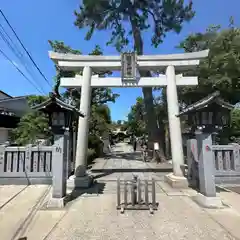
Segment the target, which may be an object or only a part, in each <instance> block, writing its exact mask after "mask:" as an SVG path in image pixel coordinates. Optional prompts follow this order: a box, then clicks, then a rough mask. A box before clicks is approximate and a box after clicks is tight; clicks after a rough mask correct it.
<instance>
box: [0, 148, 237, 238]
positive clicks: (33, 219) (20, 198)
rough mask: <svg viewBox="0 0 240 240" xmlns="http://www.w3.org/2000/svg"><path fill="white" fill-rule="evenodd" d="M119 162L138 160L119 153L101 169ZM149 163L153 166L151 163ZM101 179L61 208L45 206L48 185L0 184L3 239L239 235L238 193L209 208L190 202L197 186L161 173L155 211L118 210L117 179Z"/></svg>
mask: <svg viewBox="0 0 240 240" xmlns="http://www.w3.org/2000/svg"><path fill="white" fill-rule="evenodd" d="M119 148H127V147H126V146H121V145H120V146H117V148H116V149H115V150H116V151H118V150H117V149H119ZM119 151H120V150H119ZM125 156H126V155H125ZM104 161H105V160H104ZM117 161H119V162H121V164H122V165H124V164H127V162H128V164H130V165H131V166H132V167H133V169H134V168H135V167H136V165H135V163H134V161H137V160H136V159H135V160H131V159H123V158H118V160H117V158H115V160H114V159H112V160H109V162H105V163H104V166H105V167H104V168H103V169H105V168H106V169H111V168H110V166H111V165H112V164H111V162H112V163H114V164H115V163H116V165H115V166H116V167H115V169H118V166H117V164H118V163H117ZM99 162H101V161H100V160H98V161H97V163H96V165H97V164H100V163H99ZM119 164H120V163H119ZM136 164H139V165H138V167H139V166H142V169H144V168H146V167H147V165H146V164H145V163H142V162H140V161H139V162H138V163H136ZM122 165H121V166H122ZM107 166H109V168H108V167H107ZM143 166H145V167H143ZM150 166H151V165H150ZM125 167H126V166H125V165H124V168H125ZM94 168H95V169H98V168H97V167H96V166H93V169H94ZM124 168H123V169H124ZM148 168H149V169H151V168H150V167H149V165H148ZM96 174H99V173H96ZM113 174H116V172H115V173H113ZM117 174H118V173H117ZM120 174H122V173H120ZM144 174H145V172H143V175H142V177H150V174H152V175H154V174H156V175H158V172H151V173H148V174H149V175H147V176H146V175H144ZM123 175H124V174H123ZM123 175H121V176H123ZM108 176H110V175H107V176H105V177H108ZM118 176H119V175H118ZM118 176H116V175H115V176H114V177H118ZM124 177H125V176H124ZM99 179H100V181H99V183H98V184H97V185H95V187H93V188H92V189H89V190H87V191H85V192H75V193H74V194H73V195H72V201H70V202H69V203H68V204H67V206H66V207H65V208H64V209H62V210H47V209H46V208H45V205H46V202H47V199H48V197H49V191H50V189H49V188H48V186H28V187H26V186H10V187H0V229H1V233H0V234H1V236H0V239H1V240H11V239H17V237H20V236H21V237H23V236H27V237H28V240H60V239H61V240H75V239H76V240H77V239H79V240H120V239H121V240H122V239H123V240H143V239H147V240H149V239H151V240H152V239H153V240H155V239H156V240H165V239H166V240H176V239H177V240H180V239H182V240H183V239H186V240H187V239H191V240H192V239H194V240H198V239H204V240H211V239H221V240H224V239H240V227H239V223H240V205H239V202H240V195H238V194H236V193H233V192H220V193H219V196H221V197H222V198H223V200H224V202H225V203H226V204H227V205H228V207H226V208H225V209H221V210H213V209H211V210H206V209H203V208H201V207H199V206H198V205H197V204H196V203H195V202H193V201H192V199H191V196H193V195H195V194H196V193H195V192H194V191H193V190H191V189H187V190H174V189H172V188H170V187H169V186H168V185H166V184H165V183H164V182H163V181H161V178H159V181H158V182H157V184H158V191H157V201H158V202H159V209H158V211H156V212H155V214H154V215H150V214H149V212H148V211H126V212H125V214H120V213H119V212H118V211H117V210H116V194H115V182H114V181H112V180H114V178H113V177H112V178H111V179H112V180H111V179H110V180H109V178H104V177H102V178H101V177H99Z"/></svg>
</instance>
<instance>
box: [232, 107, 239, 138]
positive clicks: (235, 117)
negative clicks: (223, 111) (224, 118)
mask: <svg viewBox="0 0 240 240" xmlns="http://www.w3.org/2000/svg"><path fill="white" fill-rule="evenodd" d="M231 130H232V135H233V136H238V137H240V109H239V108H236V109H234V110H233V111H232V113H231Z"/></svg>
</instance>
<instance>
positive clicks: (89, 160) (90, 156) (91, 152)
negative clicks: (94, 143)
mask: <svg viewBox="0 0 240 240" xmlns="http://www.w3.org/2000/svg"><path fill="white" fill-rule="evenodd" d="M97 156H98V155H97V153H96V151H95V149H92V148H88V151H87V164H91V163H92V162H93V160H94V159H95V158H96V157H97Z"/></svg>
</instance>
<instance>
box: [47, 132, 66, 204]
mask: <svg viewBox="0 0 240 240" xmlns="http://www.w3.org/2000/svg"><path fill="white" fill-rule="evenodd" d="M67 141H68V136H67V134H64V135H59V136H56V137H55V142H54V145H53V150H52V196H51V198H50V199H49V202H48V207H50V208H62V207H64V204H65V202H64V199H65V196H66V184H67V179H66V173H67V171H66V167H67V145H68V144H67Z"/></svg>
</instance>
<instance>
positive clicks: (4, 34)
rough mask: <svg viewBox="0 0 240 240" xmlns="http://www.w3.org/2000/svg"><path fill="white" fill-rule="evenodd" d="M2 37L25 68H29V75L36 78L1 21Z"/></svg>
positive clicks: (0, 35) (0, 30)
mask: <svg viewBox="0 0 240 240" xmlns="http://www.w3.org/2000/svg"><path fill="white" fill-rule="evenodd" d="M0 37H1V38H2V40H3V41H4V42H5V43H6V45H7V46H8V47H9V48H10V49H11V50H12V52H13V53H14V54H15V56H16V57H17V58H18V59H19V61H20V62H21V63H22V65H23V66H24V67H25V69H26V70H27V72H28V73H29V75H30V76H31V77H32V79H34V78H35V77H34V74H33V73H32V72H31V71H30V68H29V67H28V64H27V62H25V61H24V55H23V54H22V53H21V51H20V50H19V49H18V47H17V46H16V45H15V44H14V42H13V40H12V39H11V37H10V36H9V35H8V33H7V31H5V29H4V27H3V26H2V25H1V23H0ZM39 85H40V84H39Z"/></svg>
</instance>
